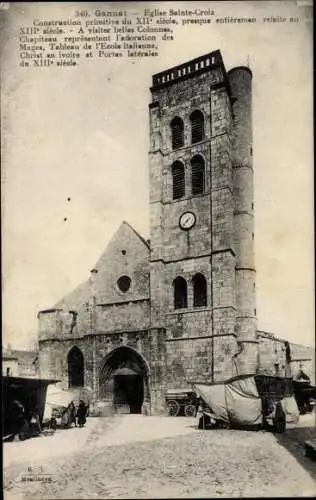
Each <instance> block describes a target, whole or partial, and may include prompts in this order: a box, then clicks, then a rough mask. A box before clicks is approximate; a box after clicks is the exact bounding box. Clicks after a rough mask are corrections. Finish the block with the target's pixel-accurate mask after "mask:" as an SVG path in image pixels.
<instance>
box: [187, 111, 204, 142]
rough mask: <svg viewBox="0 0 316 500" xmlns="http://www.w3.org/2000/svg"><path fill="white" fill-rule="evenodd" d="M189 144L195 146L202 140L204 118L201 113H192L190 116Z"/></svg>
mask: <svg viewBox="0 0 316 500" xmlns="http://www.w3.org/2000/svg"><path fill="white" fill-rule="evenodd" d="M190 119H191V142H192V144H195V143H196V142H200V141H202V140H203V139H204V116H203V114H202V113H201V111H194V112H193V113H192V114H191V116H190Z"/></svg>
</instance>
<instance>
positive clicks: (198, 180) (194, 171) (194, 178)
mask: <svg viewBox="0 0 316 500" xmlns="http://www.w3.org/2000/svg"><path fill="white" fill-rule="evenodd" d="M191 183H192V194H200V193H203V192H204V189H205V165H204V160H203V158H202V156H200V155H196V156H193V158H192V160H191Z"/></svg>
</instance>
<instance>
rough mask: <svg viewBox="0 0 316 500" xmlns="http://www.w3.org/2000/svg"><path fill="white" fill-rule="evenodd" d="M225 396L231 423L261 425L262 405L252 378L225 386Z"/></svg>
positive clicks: (235, 381)
mask: <svg viewBox="0 0 316 500" xmlns="http://www.w3.org/2000/svg"><path fill="white" fill-rule="evenodd" d="M225 396H226V404H227V410H228V414H229V418H230V421H231V423H234V424H240V425H259V424H261V423H262V403H261V398H260V396H259V394H258V391H257V387H256V383H255V380H254V379H253V377H249V378H244V379H239V380H234V381H231V382H229V383H227V384H225Z"/></svg>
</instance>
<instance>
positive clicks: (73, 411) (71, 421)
mask: <svg viewBox="0 0 316 500" xmlns="http://www.w3.org/2000/svg"><path fill="white" fill-rule="evenodd" d="M68 411H69V424H70V427H71V426H72V424H75V427H77V420H76V407H75V405H74V402H73V401H71V403H70V405H69V406H68Z"/></svg>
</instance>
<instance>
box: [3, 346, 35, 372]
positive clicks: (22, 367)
mask: <svg viewBox="0 0 316 500" xmlns="http://www.w3.org/2000/svg"><path fill="white" fill-rule="evenodd" d="M38 373H39V366H38V352H37V351H27V350H21V349H20V350H19V349H12V347H11V346H10V345H8V347H7V348H4V349H3V351H2V375H6V376H11V377H29V378H30V377H31V378H34V377H37V376H38Z"/></svg>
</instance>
